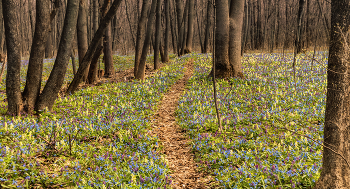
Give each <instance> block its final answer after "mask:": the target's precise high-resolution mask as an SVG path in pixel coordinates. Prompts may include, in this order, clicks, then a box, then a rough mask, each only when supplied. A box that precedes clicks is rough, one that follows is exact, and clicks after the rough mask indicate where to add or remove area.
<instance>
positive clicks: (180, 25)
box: [176, 0, 184, 56]
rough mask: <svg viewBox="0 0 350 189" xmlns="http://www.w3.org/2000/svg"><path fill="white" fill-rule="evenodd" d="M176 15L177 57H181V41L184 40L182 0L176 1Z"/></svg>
mask: <svg viewBox="0 0 350 189" xmlns="http://www.w3.org/2000/svg"><path fill="white" fill-rule="evenodd" d="M176 14H177V25H178V26H177V29H178V36H179V37H178V45H177V46H178V50H179V52H178V55H179V56H180V55H181V52H180V51H181V48H182V41H183V38H184V30H183V27H184V23H183V22H184V21H183V14H184V2H183V0H176Z"/></svg>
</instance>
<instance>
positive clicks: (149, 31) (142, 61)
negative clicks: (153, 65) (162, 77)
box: [135, 0, 157, 80]
mask: <svg viewBox="0 0 350 189" xmlns="http://www.w3.org/2000/svg"><path fill="white" fill-rule="evenodd" d="M156 7H157V0H152V5H151V12H150V15H149V17H148V21H147V32H146V37H145V42H144V43H143V48H142V54H141V57H140V64H139V67H138V68H137V74H136V76H135V78H136V79H140V80H144V79H145V69H146V58H147V52H148V49H149V46H150V44H151V43H150V42H151V38H152V29H153V28H154V27H153V24H154V17H155V15H156Z"/></svg>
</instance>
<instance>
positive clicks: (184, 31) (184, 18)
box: [180, 1, 189, 55]
mask: <svg viewBox="0 0 350 189" xmlns="http://www.w3.org/2000/svg"><path fill="white" fill-rule="evenodd" d="M188 4H189V1H187V2H186V5H185V10H184V15H183V18H182V20H183V21H182V22H183V27H182V32H183V36H182V41H181V46H180V47H181V52H180V55H184V54H185V49H186V38H187V35H186V28H187V26H188V24H187V21H188Z"/></svg>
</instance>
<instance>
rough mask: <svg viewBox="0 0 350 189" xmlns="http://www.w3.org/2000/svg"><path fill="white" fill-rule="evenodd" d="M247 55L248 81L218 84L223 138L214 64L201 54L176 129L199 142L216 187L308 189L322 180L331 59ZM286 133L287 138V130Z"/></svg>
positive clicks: (202, 164)
mask: <svg viewBox="0 0 350 189" xmlns="http://www.w3.org/2000/svg"><path fill="white" fill-rule="evenodd" d="M310 57H312V54H311V53H307V54H303V55H300V56H298V57H297V66H296V80H294V77H293V70H292V69H291V65H292V61H293V55H292V54H285V55H284V56H283V55H282V54H246V55H244V57H243V60H242V64H243V70H244V75H245V77H246V79H230V80H229V81H228V80H218V82H217V88H218V94H217V97H218V106H219V111H220V114H221V118H222V120H221V121H222V125H223V130H222V131H221V130H219V128H218V124H217V118H216V111H215V108H214V101H213V89H212V88H213V86H212V81H211V79H208V78H207V75H208V74H209V72H210V69H211V56H210V55H205V54H201V55H198V57H197V60H196V61H195V73H194V76H193V77H192V78H191V79H190V81H189V83H188V86H187V89H188V90H187V91H186V92H185V94H184V95H183V97H182V99H180V101H179V106H178V110H177V115H178V119H177V120H178V123H179V125H181V126H182V127H183V128H184V129H186V130H187V131H188V133H189V136H190V138H191V139H192V140H193V142H192V148H193V151H194V153H195V156H196V160H197V161H198V164H199V167H200V168H201V169H202V170H203V171H206V172H208V173H210V174H212V175H213V176H214V180H213V181H212V183H211V185H212V187H223V188H308V187H312V186H313V185H314V183H315V181H316V180H317V179H318V178H319V175H320V168H321V165H322V161H321V160H322V146H320V145H319V144H317V143H314V142H313V141H311V140H309V139H308V138H307V137H304V136H300V135H296V134H295V133H294V132H296V133H299V134H302V135H306V136H309V137H312V138H314V139H315V140H318V141H320V142H322V141H323V122H324V112H325V97H326V69H325V68H326V67H327V57H328V54H327V52H317V53H316V59H317V61H314V62H313V61H311V60H310ZM282 128H287V129H288V130H285V129H282Z"/></svg>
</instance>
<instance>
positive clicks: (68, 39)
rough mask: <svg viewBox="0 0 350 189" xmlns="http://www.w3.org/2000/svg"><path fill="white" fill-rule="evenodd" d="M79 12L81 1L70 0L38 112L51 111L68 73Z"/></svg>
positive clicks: (36, 107) (37, 106)
mask: <svg viewBox="0 0 350 189" xmlns="http://www.w3.org/2000/svg"><path fill="white" fill-rule="evenodd" d="M78 12H79V0H68V2H67V8H66V16H65V20H64V25H63V30H62V34H61V40H60V45H59V48H58V51H57V58H56V60H55V64H54V66H53V69H52V71H51V74H50V77H49V79H48V81H47V83H46V85H45V87H44V90H43V92H42V94H41V95H40V97H39V99H38V102H37V103H36V105H35V109H36V110H37V111H40V110H44V109H45V108H48V109H49V110H50V111H51V110H52V106H53V105H54V103H55V100H56V98H57V94H58V92H59V91H60V89H61V87H62V84H63V80H64V76H65V74H66V72H67V67H68V62H69V56H70V53H71V48H72V42H73V39H74V36H75V29H76V26H77V20H78Z"/></svg>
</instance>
